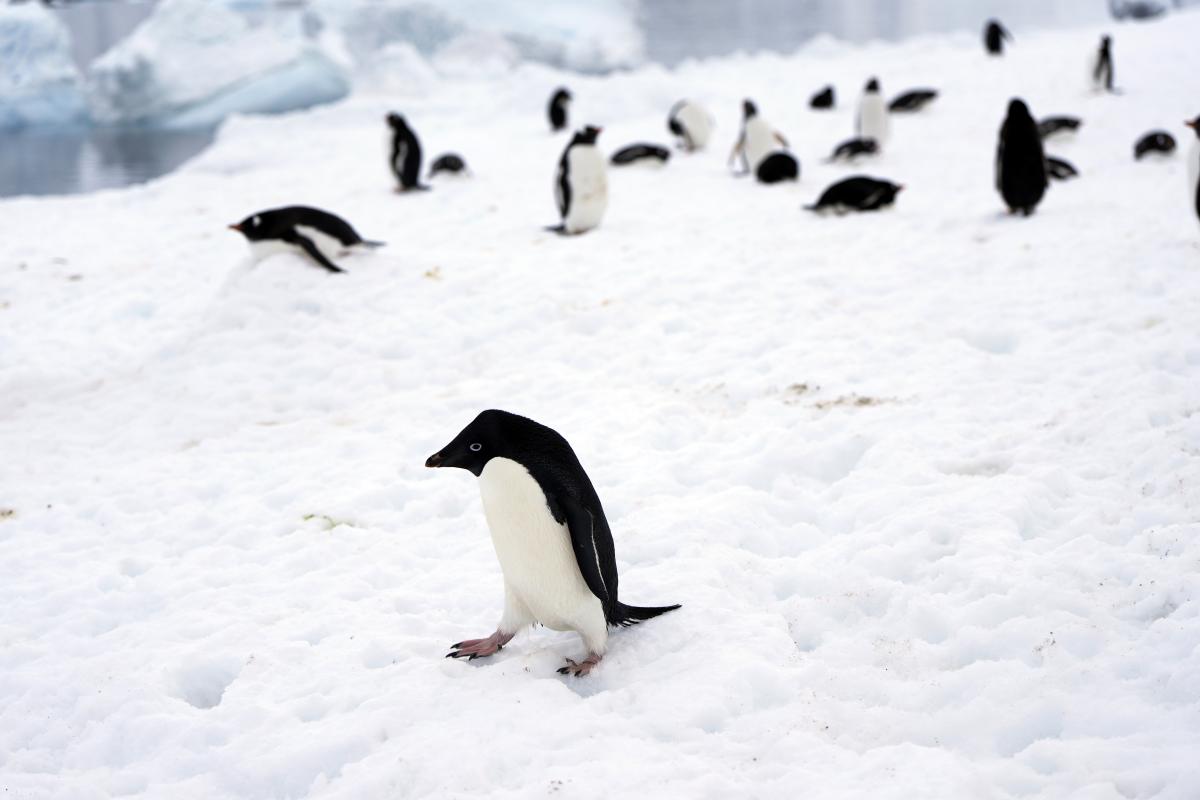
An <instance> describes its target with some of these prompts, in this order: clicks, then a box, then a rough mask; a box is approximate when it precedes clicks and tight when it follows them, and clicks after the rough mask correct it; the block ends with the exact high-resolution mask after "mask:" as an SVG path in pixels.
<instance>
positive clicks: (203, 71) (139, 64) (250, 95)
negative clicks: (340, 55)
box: [88, 0, 350, 127]
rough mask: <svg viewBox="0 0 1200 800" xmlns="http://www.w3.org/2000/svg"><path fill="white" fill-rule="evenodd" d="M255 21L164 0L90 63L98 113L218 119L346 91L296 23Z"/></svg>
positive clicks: (338, 71) (195, 3)
mask: <svg viewBox="0 0 1200 800" xmlns="http://www.w3.org/2000/svg"><path fill="white" fill-rule="evenodd" d="M291 27H292V28H294V29H291V30H290V29H289V26H286V25H275V24H272V25H270V26H266V25H264V26H259V27H254V26H252V25H251V24H250V23H249V21H247V19H246V18H245V17H243V16H242V15H240V14H238V13H236V12H235V11H232V10H230V9H229V8H226V7H224V6H220V5H213V4H209V3H206V2H204V1H203V0H165V2H163V3H161V4H160V5H159V6H158V7H157V8H156V9H155V12H154V14H153V15H152V16H151V17H150V18H149V19H147V20H146V22H145V23H143V24H142V25H141V26H140V27H139V28H138V29H137V30H135V31H134V32H133V33H132V34H131V35H130V36H129V37H128V38H127V39H125V40H124V41H122V42H120V43H119V44H118V45H117V46H116V47H114V48H113V49H111V50H109V51H108V52H107V53H105V54H104V55H102V56H101V57H100V58H98V59H97V60H96V61H95V63H94V64H92V66H91V68H90V69H89V71H88V87H89V96H90V100H91V104H92V113H93V116H94V118H95V119H96V120H97V121H98V122H103V123H138V124H150V125H162V126H167V127H186V126H196V125H206V124H216V123H217V122H220V121H221V120H222V119H223V118H224V117H226V116H228V115H229V114H232V113H255V112H260V113H278V112H282V111H289V110H293V109H298V108H307V107H309V106H313V105H318V104H320V103H328V102H332V101H334V100H338V99H340V98H342V97H344V96H345V95H346V94H347V93H348V92H349V91H350V84H349V81H348V79H347V76H346V75H345V72H344V70H343V69H342V68H341V67H340V66H339V65H338V64H337V63H336V62H335V61H334V60H333V59H332V58H330V56H329V55H328V54H327V53H326V52H324V51H323V50H322V49H321V48H320V47H319V46H318V45H317V44H316V42H315V41H313V40H312V39H310V38H309V37H307V36H306V35H305V34H304V32H303V30H302V29H301V28H300V26H291Z"/></svg>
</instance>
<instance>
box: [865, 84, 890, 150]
mask: <svg viewBox="0 0 1200 800" xmlns="http://www.w3.org/2000/svg"><path fill="white" fill-rule="evenodd" d="M888 128H889V126H888V110H887V106H886V105H885V104H884V102H883V95H881V94H880V93H879V92H867V93H866V94H864V95H863V99H862V104H861V105H860V106H859V108H858V135H859V136H860V137H861V138H863V139H874V140H875V143H876V144H878V145H879V147H880V148H882V147H883V145H884V144H885V143H886V142H887V138H888V133H889V130H888Z"/></svg>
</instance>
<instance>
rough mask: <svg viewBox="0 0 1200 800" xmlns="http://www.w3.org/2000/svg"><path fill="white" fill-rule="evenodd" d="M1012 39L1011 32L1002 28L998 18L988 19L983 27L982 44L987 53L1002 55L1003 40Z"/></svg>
mask: <svg viewBox="0 0 1200 800" xmlns="http://www.w3.org/2000/svg"><path fill="white" fill-rule="evenodd" d="M1006 40H1007V41H1010V42H1011V41H1012V34H1010V33H1009V32H1008V31H1006V30H1005V29H1004V26H1003V25H1001V24H1000V20H998V19H989V20H988V22H987V25H985V26H984V27H983V46H984V49H986V50H987V51H988V54H989V55H993V56H1002V55H1004V42H1005V41H1006Z"/></svg>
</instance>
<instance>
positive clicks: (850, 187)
mask: <svg viewBox="0 0 1200 800" xmlns="http://www.w3.org/2000/svg"><path fill="white" fill-rule="evenodd" d="M903 188H904V187H903V186H900V185H898V184H895V183H892V182H891V181H884V180H879V179H878V178H869V177H867V176H866V175H855V176H854V177H852V178H846V179H845V180H842V181H838V182H837V183H835V184H833V185H832V186H830V187H829V188H828V189H826V190H825V191H823V192H821V196H820V198H818V199H817V202H816V203H815V204H813V205H811V206H805V208H806V209H807V210H809V211H817V212H825V211H833V212H835V213H838V214H845V213H847V212H849V211H879V210H880V209H883V208H887V207H888V206H890V205H892V204H893V203H895V202H896V195H897V194H899V192H900V191H901V190H902V189H903Z"/></svg>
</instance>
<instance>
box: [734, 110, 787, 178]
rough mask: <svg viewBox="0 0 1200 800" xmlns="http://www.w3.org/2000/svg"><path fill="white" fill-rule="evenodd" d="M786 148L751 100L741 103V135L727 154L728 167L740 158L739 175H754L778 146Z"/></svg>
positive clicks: (785, 142) (785, 141) (784, 141)
mask: <svg viewBox="0 0 1200 800" xmlns="http://www.w3.org/2000/svg"><path fill="white" fill-rule="evenodd" d="M779 145H782V146H783V147H787V146H788V143H787V140H786V139H784V138H783V135H782V134H780V133H779V132H777V131H775V130H772V129H771V126H770V124H769V123H767V121H766V120H764V119H763V118H762V117H761V116H759V114H758V106H756V105H754V101H752V100H744V101H742V133H741V135H740V136H739V137H738V140H737V142H736V143H735V144H734V146H733V152H732V153H730V154H729V162H728V163H729V165H733V164H734V163H735V162H736V160H737V159H738V158H739V157H740V158H741V161H742V171H741V172H739V173H735V174H739V175H745V174H747V173H754V172H756V171H757V170H758V165H759V163H761V162H762V160H763V159H764V158H766V157H767V156H768V155H770V154H771V153H772V152H774V151H775V150H777V149H779V148H778V146H779Z"/></svg>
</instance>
